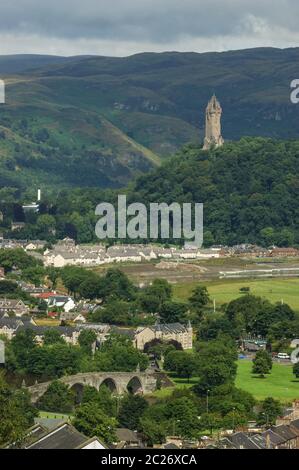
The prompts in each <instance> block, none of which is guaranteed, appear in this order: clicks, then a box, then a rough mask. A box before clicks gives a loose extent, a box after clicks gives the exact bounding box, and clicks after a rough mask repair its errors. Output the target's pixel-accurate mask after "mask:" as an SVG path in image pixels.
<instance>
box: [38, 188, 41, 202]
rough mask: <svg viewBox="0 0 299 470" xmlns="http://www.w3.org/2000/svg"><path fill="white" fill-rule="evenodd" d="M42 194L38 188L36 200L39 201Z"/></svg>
mask: <svg viewBox="0 0 299 470" xmlns="http://www.w3.org/2000/svg"><path fill="white" fill-rule="evenodd" d="M41 196H42V192H41V190H40V189H38V190H37V202H40V200H41Z"/></svg>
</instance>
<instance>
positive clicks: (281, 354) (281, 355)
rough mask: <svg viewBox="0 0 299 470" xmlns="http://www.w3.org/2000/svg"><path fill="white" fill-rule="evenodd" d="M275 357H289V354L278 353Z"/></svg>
mask: <svg viewBox="0 0 299 470" xmlns="http://www.w3.org/2000/svg"><path fill="white" fill-rule="evenodd" d="M276 357H277V359H290V356H289V355H288V354H287V353H278V354H277V356H276Z"/></svg>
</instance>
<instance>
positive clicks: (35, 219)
mask: <svg viewBox="0 0 299 470" xmlns="http://www.w3.org/2000/svg"><path fill="white" fill-rule="evenodd" d="M124 192H125V193H127V195H128V201H129V202H144V203H145V204H146V205H147V204H149V203H150V202H167V203H169V204H170V203H172V202H179V203H185V202H202V203H204V229H205V240H204V241H205V245H206V246H209V245H211V244H213V243H222V244H229V245H232V244H236V243H242V242H252V243H254V242H255V243H261V244H263V245H264V246H268V245H271V244H273V243H275V244H277V245H281V246H288V245H293V244H299V141H281V140H272V139H266V138H243V139H241V140H240V141H238V142H233V143H226V144H225V145H224V146H223V147H221V148H219V149H216V150H210V151H209V152H206V151H203V150H201V148H200V147H199V146H195V145H188V146H186V147H184V148H183V149H182V150H181V151H180V152H178V153H177V154H176V155H175V156H173V157H171V158H170V159H169V160H167V161H165V162H164V163H163V164H162V165H161V167H159V168H157V169H156V170H153V171H152V172H150V173H148V174H147V175H144V176H140V177H138V178H137V180H136V181H135V182H134V183H132V184H130V185H129V187H127V188H123V189H121V190H114V191H113V190H107V191H103V190H101V189H92V188H89V189H88V188H83V189H73V190H64V191H60V192H57V193H56V194H54V193H53V194H52V195H51V196H49V197H47V196H44V198H43V204H42V206H41V213H40V215H34V214H30V217H29V216H28V217H27V219H28V220H27V221H28V223H27V225H26V227H25V229H24V230H22V231H20V232H19V233H18V235H17V236H18V237H19V238H27V237H32V238H49V239H53V231H56V232H55V233H56V237H57V238H63V237H64V236H72V237H73V238H76V239H77V240H78V241H79V242H89V241H92V240H96V238H95V233H94V229H95V223H96V221H97V217H96V216H95V214H94V211H95V207H96V206H97V204H98V203H100V202H103V201H109V202H113V203H115V204H116V203H117V195H118V194H119V193H121V194H124ZM6 193H7V191H6ZM0 195H1V198H3V197H4V196H3V191H2V193H0ZM6 196H7V194H6ZM10 200H11V204H4V203H2V204H0V209H1V210H2V212H3V213H4V214H5V220H6V224H7V222H8V220H9V219H10V218H11V217H14V216H15V215H14V214H18V216H20V213H21V211H20V207H19V210H16V205H14V204H13V202H12V201H13V197H12V196H11V199H10ZM17 208H18V206H17ZM14 236H16V233H14ZM163 241H167V240H163Z"/></svg>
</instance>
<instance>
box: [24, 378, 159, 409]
mask: <svg viewBox="0 0 299 470" xmlns="http://www.w3.org/2000/svg"><path fill="white" fill-rule="evenodd" d="M58 380H59V381H60V382H62V383H64V384H65V385H68V386H69V387H70V388H71V389H73V390H75V391H76V393H77V395H79V397H80V395H81V394H82V391H83V387H84V386H86V385H90V386H91V387H94V388H96V389H97V390H99V388H100V387H101V386H102V385H106V386H107V387H108V388H109V389H110V390H111V392H112V393H114V394H115V395H122V394H124V393H126V392H128V391H129V392H131V393H133V394H138V393H139V394H146V393H151V392H153V391H154V390H156V385H157V374H156V373H154V372H87V373H84V374H76V375H69V376H66V377H61V378H60V379H58ZM50 384H51V382H43V383H39V384H35V385H32V386H31V387H28V391H29V392H30V394H31V401H32V402H33V403H35V402H36V401H37V400H38V399H39V398H40V397H41V396H42V395H43V394H44V393H45V391H46V390H47V388H48V386H49V385H50Z"/></svg>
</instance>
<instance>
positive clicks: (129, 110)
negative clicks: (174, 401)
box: [0, 48, 299, 187]
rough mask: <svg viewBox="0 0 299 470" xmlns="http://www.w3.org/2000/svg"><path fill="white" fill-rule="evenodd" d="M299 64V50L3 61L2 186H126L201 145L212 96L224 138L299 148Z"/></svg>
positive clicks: (2, 58)
mask: <svg viewBox="0 0 299 470" xmlns="http://www.w3.org/2000/svg"><path fill="white" fill-rule="evenodd" d="M298 63H299V48H292V49H274V48H257V49H249V50H243V51H242V50H241V51H230V52H222V53H214V52H212V53H203V54H198V53H179V52H165V53H161V54H158V53H144V54H136V55H133V56H130V57H124V58H117V57H102V56H100V57H98V56H83V57H82V56H81V57H80V56H79V57H55V56H54V57H53V56H43V55H41V56H38V55H29V56H26V55H18V56H0V77H1V78H4V79H5V80H6V82H7V104H6V105H5V106H3V107H1V108H0V170H1V175H2V176H1V178H2V182H1V181H0V183H1V184H4V183H5V185H13V186H17V187H19V186H20V185H26V184H27V181H29V180H30V181H32V184H33V185H38V184H40V183H42V184H44V185H47V184H48V185H52V184H53V178H54V179H55V181H57V183H56V184H58V185H59V186H60V185H66V186H100V187H113V186H121V185H124V184H126V183H127V182H128V181H129V180H130V179H132V177H133V176H134V175H136V174H137V173H140V172H147V171H148V170H149V169H151V168H152V167H153V166H155V165H159V164H160V161H161V159H163V158H164V157H168V156H170V155H171V154H173V153H175V152H176V151H177V150H178V149H179V148H180V147H181V146H182V145H184V144H186V143H188V142H193V143H195V144H198V143H200V141H201V140H202V138H203V131H204V111H205V107H206V104H207V101H208V99H209V98H210V96H211V95H212V94H213V93H216V95H217V97H218V98H219V100H220V102H221V106H222V108H223V120H222V126H223V136H224V139H226V140H238V139H239V138H240V137H242V136H267V137H272V138H280V139H296V138H298V137H299V105H297V106H296V105H294V104H292V103H291V101H290V82H291V81H292V80H293V79H294V78H299V70H298V66H297V64H298ZM1 135H2V138H1ZM80 176H82V177H81V178H80Z"/></svg>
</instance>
